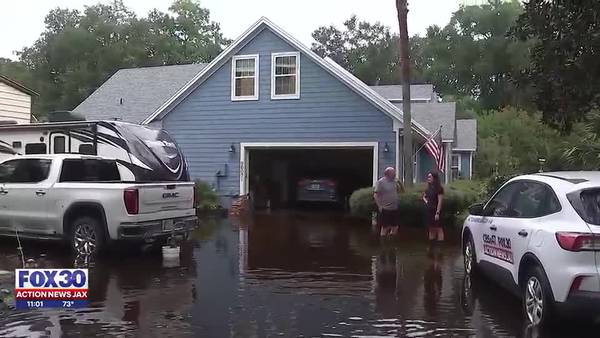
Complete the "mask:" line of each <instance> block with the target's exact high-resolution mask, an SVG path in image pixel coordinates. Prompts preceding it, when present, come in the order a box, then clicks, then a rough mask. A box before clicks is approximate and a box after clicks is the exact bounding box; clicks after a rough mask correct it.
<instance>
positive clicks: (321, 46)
mask: <svg viewBox="0 0 600 338" xmlns="http://www.w3.org/2000/svg"><path fill="white" fill-rule="evenodd" d="M312 36H313V38H314V39H315V40H316V42H315V43H313V44H312V50H313V51H315V52H316V53H317V54H319V55H320V56H322V57H329V58H331V59H332V60H334V61H335V62H337V63H338V64H340V65H341V66H342V67H344V68H345V69H347V70H348V71H350V72H351V73H353V74H354V75H355V76H356V77H358V78H359V79H361V80H362V81H363V82H365V83H367V84H369V85H374V84H395V83H399V81H400V70H399V67H400V63H399V62H398V55H399V45H398V36H397V35H395V34H392V33H391V32H390V28H389V27H386V26H383V25H382V24H381V23H379V22H377V23H374V24H372V23H369V22H366V21H359V20H358V19H357V18H356V16H352V17H351V18H350V19H348V20H346V22H344V30H339V29H338V28H337V27H335V26H328V27H325V26H322V27H319V28H318V29H316V30H315V31H314V32H313V33H312ZM410 48H411V55H418V54H420V51H419V50H420V48H421V39H420V38H418V37H415V38H413V39H411V40H410ZM413 63H415V64H414V65H413V67H412V69H411V78H412V80H413V82H421V81H423V79H422V78H421V76H420V71H419V69H418V68H417V65H416V61H413Z"/></svg>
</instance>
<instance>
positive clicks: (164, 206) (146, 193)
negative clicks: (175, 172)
mask: <svg viewBox="0 0 600 338" xmlns="http://www.w3.org/2000/svg"><path fill="white" fill-rule="evenodd" d="M134 188H136V189H138V191H139V213H140V214H147V213H153V212H158V211H164V210H185V209H192V208H193V207H194V205H193V204H194V183H193V182H183V183H179V182H177V183H175V182H173V183H170V182H169V183H149V184H139V185H136V186H135V187H134Z"/></svg>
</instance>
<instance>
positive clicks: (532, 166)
mask: <svg viewBox="0 0 600 338" xmlns="http://www.w3.org/2000/svg"><path fill="white" fill-rule="evenodd" d="M560 145H561V136H560V135H559V133H558V132H556V131H555V130H554V129H552V128H550V127H548V126H547V125H545V124H544V123H543V122H542V121H541V119H540V116H539V115H536V114H528V113H526V112H524V111H521V110H518V109H515V108H506V109H503V110H500V111H491V112H488V113H487V114H483V115H480V116H478V145H477V147H478V150H477V154H476V157H475V163H474V164H475V165H474V172H475V176H476V177H480V178H485V177H490V176H493V175H507V174H516V173H531V172H537V171H538V170H539V168H540V164H539V161H538V160H539V159H540V158H544V159H546V164H545V167H544V169H545V170H547V169H553V170H558V169H564V166H565V163H564V161H563V158H562V150H561V149H560Z"/></svg>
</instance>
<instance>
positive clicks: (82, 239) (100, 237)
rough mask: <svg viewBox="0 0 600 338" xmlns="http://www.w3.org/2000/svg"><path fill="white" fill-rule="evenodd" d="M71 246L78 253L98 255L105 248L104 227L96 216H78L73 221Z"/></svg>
mask: <svg viewBox="0 0 600 338" xmlns="http://www.w3.org/2000/svg"><path fill="white" fill-rule="evenodd" d="M70 239H71V248H72V249H73V251H74V252H75V254H77V255H88V256H96V255H98V254H99V253H100V252H102V250H103V249H104V246H105V244H106V237H105V234H104V229H103V227H102V225H101V223H100V221H98V220H97V219H95V218H92V217H87V216H83V217H78V218H76V219H75V220H74V221H73V223H71V238H70Z"/></svg>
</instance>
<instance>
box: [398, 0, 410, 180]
mask: <svg viewBox="0 0 600 338" xmlns="http://www.w3.org/2000/svg"><path fill="white" fill-rule="evenodd" d="M396 10H397V12H398V26H399V28H400V29H399V30H400V35H399V39H398V41H399V43H400V69H401V72H400V79H401V80H402V97H403V98H406V99H405V100H402V113H403V114H402V115H403V116H402V124H403V125H404V126H405V128H404V131H403V132H402V145H403V147H402V148H403V149H402V153H403V159H404V160H403V163H410V164H412V159H413V142H412V117H411V111H410V101H411V100H410V99H411V96H410V51H409V46H408V4H407V2H406V0H396ZM409 126H411V127H409ZM413 178H414V176H413V166H412V165H406V166H404V183H405V184H406V186H407V187H411V186H412V185H413Z"/></svg>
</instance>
